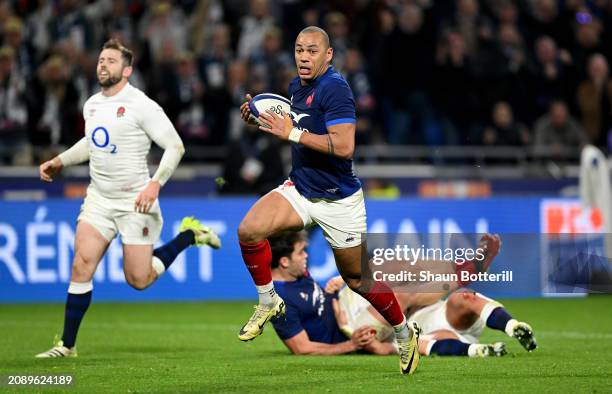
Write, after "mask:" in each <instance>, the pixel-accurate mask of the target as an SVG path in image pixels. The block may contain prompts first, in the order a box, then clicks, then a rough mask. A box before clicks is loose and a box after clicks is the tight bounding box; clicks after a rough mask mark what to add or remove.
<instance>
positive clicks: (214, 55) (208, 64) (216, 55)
mask: <svg viewBox="0 0 612 394" xmlns="http://www.w3.org/2000/svg"><path fill="white" fill-rule="evenodd" d="M204 48H205V49H204V52H203V53H202V55H201V56H200V58H199V59H198V69H199V71H200V75H201V77H202V79H203V80H204V84H205V86H206V88H207V89H224V88H225V86H226V85H227V80H226V74H227V70H228V66H229V63H230V61H231V60H232V51H231V49H230V31H229V27H228V26H227V25H217V26H215V27H214V28H213V30H212V33H211V36H210V38H209V43H208V44H207V45H205V46H204Z"/></svg>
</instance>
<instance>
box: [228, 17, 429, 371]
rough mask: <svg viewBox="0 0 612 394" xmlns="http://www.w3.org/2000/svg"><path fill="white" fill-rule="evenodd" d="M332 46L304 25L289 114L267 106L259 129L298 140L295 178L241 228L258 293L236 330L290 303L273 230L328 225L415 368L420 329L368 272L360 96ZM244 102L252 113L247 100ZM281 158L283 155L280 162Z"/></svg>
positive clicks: (355, 279) (244, 334)
mask: <svg viewBox="0 0 612 394" xmlns="http://www.w3.org/2000/svg"><path fill="white" fill-rule="evenodd" d="M332 57H333V49H332V48H331V46H330V42H329V37H328V35H327V33H326V32H325V31H324V30H323V29H321V28H319V27H316V26H310V27H307V28H305V29H303V30H302V31H301V32H300V34H299V35H298V37H297V39H296V41H295V62H296V67H297V73H298V76H297V77H296V78H295V79H294V80H293V81H292V82H291V83H290V85H289V90H288V94H289V96H290V100H291V114H283V116H277V115H276V114H273V113H262V114H261V115H260V117H259V121H260V122H261V123H263V124H264V125H263V126H259V129H260V130H262V131H264V132H267V133H270V134H272V135H274V136H275V137H277V138H279V139H281V140H286V141H290V142H291V143H292V170H291V173H290V174H289V180H287V181H286V182H285V183H284V184H283V185H281V186H279V187H278V188H276V189H274V190H273V191H272V192H270V193H268V194H267V195H265V196H263V197H262V198H261V199H260V200H259V201H257V202H256V203H255V205H253V207H251V209H250V210H249V212H248V213H247V214H246V216H245V217H244V219H243V220H242V222H241V223H240V226H239V228H238V238H239V241H240V249H241V251H242V256H243V259H244V261H245V264H246V266H247V268H248V270H249V272H250V273H251V276H252V277H253V281H254V282H255V285H256V287H257V292H258V294H259V304H258V305H257V306H256V308H255V312H254V313H253V315H252V316H251V318H250V319H249V321H248V322H247V323H246V324H245V325H244V326H243V327H242V328H241V330H240V332H239V335H238V337H239V338H240V339H241V340H243V341H248V340H251V339H254V338H255V337H257V336H258V335H260V334H261V332H262V330H263V327H264V325H265V324H266V322H268V321H269V320H270V319H271V318H272V317H274V316H278V315H281V314H283V313H284V311H285V303H284V301H283V299H282V298H281V297H280V296H279V295H278V294H277V293H276V291H275V289H274V284H273V282H272V271H271V267H270V265H271V261H272V253H271V250H270V244H269V242H268V240H267V238H268V237H270V236H271V235H273V234H277V233H279V232H282V231H287V230H299V229H302V228H305V227H309V226H311V225H315V224H317V225H319V226H321V227H322V228H323V231H324V233H325V237H326V239H327V241H328V242H329V244H330V246H331V247H332V250H333V253H334V258H335V260H336V265H337V267H338V271H339V272H340V275H341V276H342V278H343V279H344V281H345V282H346V284H347V285H348V286H349V287H350V288H351V289H352V290H354V291H355V292H357V293H359V294H360V295H362V296H363V297H364V298H365V299H366V300H368V301H369V302H370V304H372V306H373V307H374V309H376V310H377V311H378V312H379V313H380V314H381V315H382V316H383V317H384V318H385V319H386V320H387V321H388V322H389V324H390V325H391V326H392V327H393V329H394V333H395V337H396V340H397V343H398V348H399V355H400V371H401V372H402V373H404V374H410V373H413V372H414V371H415V370H416V368H417V366H418V364H419V353H418V351H417V343H418V332H417V330H416V328H415V327H414V326H413V325H412V324H410V325H409V324H408V323H407V321H406V318H405V316H404V314H403V313H402V310H401V308H400V305H399V303H398V302H397V299H396V298H395V295H394V294H393V292H392V291H391V289H389V287H388V286H387V285H386V284H384V283H382V282H373V281H371V280H366V279H367V278H366V277H364V276H363V275H362V270H361V262H362V251H363V250H365V241H366V240H365V239H362V237H363V234H365V232H366V212H365V204H364V199H363V191H362V189H361V183H360V181H359V179H358V178H357V176H356V175H355V173H354V172H353V163H352V156H353V151H354V149H355V124H356V114H355V100H354V98H353V94H352V92H351V88H350V87H349V85H348V83H347V82H346V81H345V80H344V78H343V77H342V76H341V75H340V74H339V73H338V72H337V71H336V70H334V68H333V67H332V66H331V60H332ZM250 100H251V97H250V96H249V95H247V101H246V102H244V103H243V104H242V105H241V107H240V109H241V112H242V113H241V115H242V118H243V120H244V121H245V122H247V123H251V124H255V121H254V120H253V119H251V113H250V110H249V107H248V102H249V101H250ZM279 165H280V163H279Z"/></svg>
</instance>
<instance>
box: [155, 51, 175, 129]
mask: <svg viewBox="0 0 612 394" xmlns="http://www.w3.org/2000/svg"><path fill="white" fill-rule="evenodd" d="M176 58H177V49H176V48H175V47H174V44H173V43H172V42H171V41H166V42H164V43H163V45H162V47H161V48H160V53H159V60H158V61H156V62H155V63H153V67H152V69H151V70H150V75H149V81H148V83H147V85H148V87H149V94H150V96H151V98H152V99H153V100H155V101H156V102H157V103H158V104H159V105H160V106H161V107H162V108H163V109H164V111H165V112H166V114H167V115H168V118H170V120H172V121H173V122H175V121H176V119H177V117H178V113H179V110H180V109H179V108H180V103H179V98H178V94H179V92H178V77H177V75H176V69H175V64H176V63H175V62H176Z"/></svg>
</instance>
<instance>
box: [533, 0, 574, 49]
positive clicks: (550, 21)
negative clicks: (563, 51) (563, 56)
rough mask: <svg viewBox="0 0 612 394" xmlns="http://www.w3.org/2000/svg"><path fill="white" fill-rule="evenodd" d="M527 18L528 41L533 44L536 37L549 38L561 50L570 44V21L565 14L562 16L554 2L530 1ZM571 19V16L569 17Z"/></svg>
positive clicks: (551, 0) (552, 0) (545, 0)
mask: <svg viewBox="0 0 612 394" xmlns="http://www.w3.org/2000/svg"><path fill="white" fill-rule="evenodd" d="M528 3H529V4H530V5H531V9H530V11H531V12H530V13H528V14H527V15H526V16H528V17H529V32H530V34H529V37H528V38H529V40H530V41H531V42H534V41H535V40H536V39H537V38H538V37H541V36H548V37H551V38H552V39H553V40H554V41H555V42H556V43H558V44H559V46H560V47H562V48H569V47H571V44H572V30H571V21H568V16H569V15H567V14H562V13H561V12H560V10H559V6H558V4H557V1H556V0H531V1H529V2H528ZM569 17H571V16H569Z"/></svg>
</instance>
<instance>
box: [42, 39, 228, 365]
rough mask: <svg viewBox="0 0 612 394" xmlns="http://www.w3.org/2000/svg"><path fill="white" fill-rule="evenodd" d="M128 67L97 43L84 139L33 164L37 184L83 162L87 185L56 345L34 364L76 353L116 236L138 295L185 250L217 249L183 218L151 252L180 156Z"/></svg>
mask: <svg viewBox="0 0 612 394" xmlns="http://www.w3.org/2000/svg"><path fill="white" fill-rule="evenodd" d="M132 62H133V56H132V52H131V51H130V50H129V49H127V48H125V47H124V46H122V45H121V44H120V43H119V42H118V41H116V40H110V41H108V42H106V43H105V44H104V47H103V49H102V51H101V52H100V55H99V57H98V66H97V69H96V72H97V77H98V83H99V84H100V86H101V88H102V91H101V92H100V93H97V94H95V95H93V96H92V97H90V98H89V100H87V102H86V103H85V105H84V107H83V117H84V118H85V137H83V139H81V140H80V141H79V142H77V143H76V144H75V145H74V146H72V147H71V148H70V149H68V150H67V151H65V152H63V153H62V154H60V155H59V156H57V157H55V158H53V159H52V160H49V161H47V162H45V163H43V164H42V165H41V166H40V178H41V179H42V180H43V181H46V182H51V181H53V178H54V177H55V175H56V174H57V173H58V172H59V171H60V170H61V169H62V168H63V167H67V166H70V165H74V164H79V163H82V162H85V161H87V160H89V173H90V175H91V183H90V185H89V187H88V188H87V196H86V198H85V201H84V202H83V205H82V206H81V213H80V214H79V217H78V219H77V222H78V224H77V229H76V235H75V250H74V261H73V264H72V276H71V279H70V286H69V287H68V298H67V300H66V311H65V315H64V332H63V335H62V339H61V340H59V341H57V342H56V343H55V346H54V347H53V348H51V349H50V350H48V351H46V352H43V353H40V354H38V355H37V356H36V357H39V358H46V357H69V356H72V357H74V356H76V355H77V353H76V347H75V343H76V337H77V332H78V329H79V326H80V324H81V320H82V319H83V316H84V315H85V312H86V311H87V308H88V307H89V304H90V303H91V294H92V290H93V282H92V278H93V275H94V273H95V271H96V267H97V266H98V263H99V262H100V260H101V259H102V257H103V256H104V253H105V252H106V249H107V248H108V246H109V244H110V242H111V241H112V240H113V238H115V236H116V235H117V233H119V234H121V240H122V241H123V272H124V273H125V279H126V280H127V282H128V283H129V284H130V286H132V287H133V288H135V289H138V290H143V289H145V288H147V287H148V286H150V285H151V284H152V283H153V282H155V281H156V280H157V278H159V276H160V275H161V274H163V273H164V272H165V271H166V269H168V267H169V266H170V264H172V262H173V261H174V259H175V258H176V256H177V255H178V254H179V253H180V252H181V251H183V250H184V249H186V248H187V247H189V246H191V245H196V246H202V245H210V246H212V247H213V248H219V247H220V246H221V243H220V241H219V237H218V236H217V235H216V234H215V233H214V232H213V231H212V230H210V229H209V228H207V227H204V226H203V225H202V224H201V223H200V222H198V221H197V220H195V219H193V218H184V219H183V221H182V222H181V227H180V233H179V234H178V235H177V236H176V238H174V239H173V240H172V241H170V242H168V243H167V244H165V245H163V246H161V247H159V248H157V249H155V250H154V249H153V245H154V244H155V242H157V240H158V239H159V234H160V232H161V228H162V223H163V219H162V214H161V210H160V207H159V202H158V199H157V197H158V195H159V189H160V188H161V186H163V185H164V184H165V183H166V182H167V181H168V179H169V178H170V176H171V175H172V173H173V172H174V170H175V169H176V167H177V165H178V163H179V161H180V160H181V157H182V156H183V153H184V151H185V150H184V147H183V142H182V141H181V139H180V137H179V136H178V134H177V132H176V130H175V129H174V126H173V125H172V123H171V122H170V120H169V119H168V117H167V116H166V114H165V113H164V111H163V110H162V109H161V107H160V106H159V105H157V103H155V102H154V101H153V100H151V99H150V98H148V97H147V96H146V95H145V94H144V93H143V92H141V91H140V90H138V89H136V88H135V87H133V86H132V85H130V84H129V83H128V77H129V76H130V75H131V73H132ZM151 141H154V142H155V143H156V144H157V145H159V146H160V147H161V148H163V149H164V154H163V156H162V159H161V162H160V163H159V167H158V169H157V171H156V172H155V174H154V175H153V178H150V177H149V170H148V167H147V154H148V153H149V149H150V147H151Z"/></svg>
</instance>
